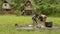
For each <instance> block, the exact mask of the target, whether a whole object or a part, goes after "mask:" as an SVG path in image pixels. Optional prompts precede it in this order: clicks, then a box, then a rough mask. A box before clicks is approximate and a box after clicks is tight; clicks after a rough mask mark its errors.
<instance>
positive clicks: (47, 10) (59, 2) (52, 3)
mask: <svg viewBox="0 0 60 34" xmlns="http://www.w3.org/2000/svg"><path fill="white" fill-rule="evenodd" d="M24 2H25V0H11V4H12V10H14V11H16V10H18V11H20V12H21V11H22V10H23V9H24ZM2 3H3V2H2V0H0V14H1V13H2V11H1V9H2V8H1V7H2ZM31 4H32V6H33V8H34V10H35V11H36V12H37V13H39V14H41V13H44V14H46V15H57V16H60V0H32V1H31Z"/></svg>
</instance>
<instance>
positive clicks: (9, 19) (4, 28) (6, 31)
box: [0, 15, 60, 34]
mask: <svg viewBox="0 0 60 34" xmlns="http://www.w3.org/2000/svg"><path fill="white" fill-rule="evenodd" d="M47 20H50V21H53V25H55V26H60V18H59V17H48V19H47ZM15 23H18V24H19V25H23V26H26V25H28V24H32V20H31V16H7V15H4V16H0V34H49V32H48V31H47V30H42V31H41V32H35V31H26V30H16V29H15V27H14V24H15ZM51 34H60V30H52V31H51Z"/></svg>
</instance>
